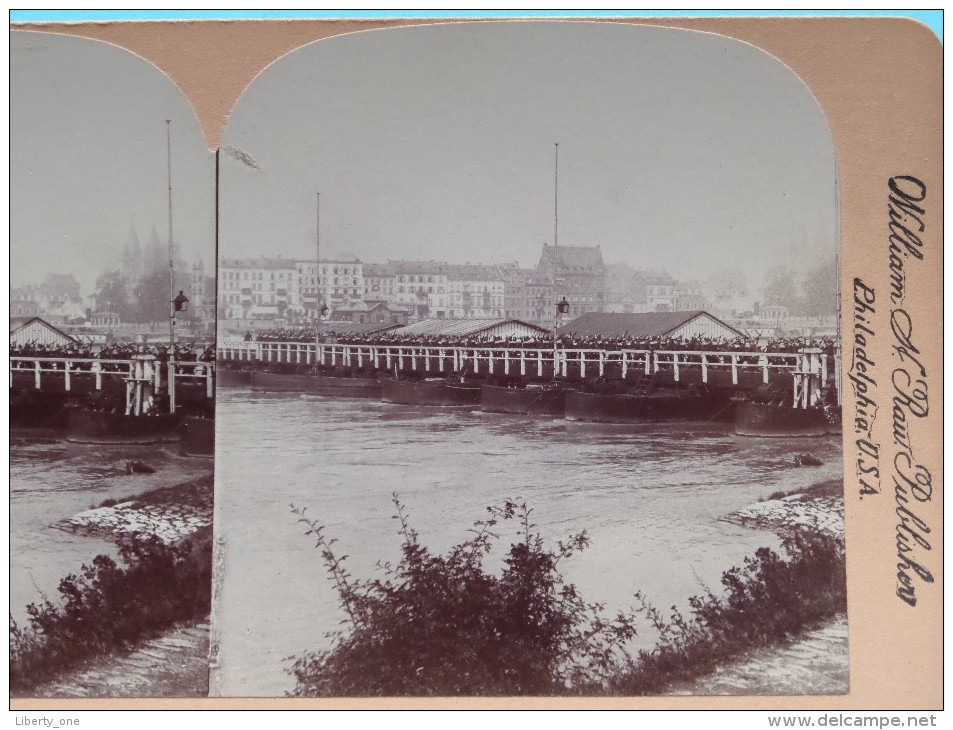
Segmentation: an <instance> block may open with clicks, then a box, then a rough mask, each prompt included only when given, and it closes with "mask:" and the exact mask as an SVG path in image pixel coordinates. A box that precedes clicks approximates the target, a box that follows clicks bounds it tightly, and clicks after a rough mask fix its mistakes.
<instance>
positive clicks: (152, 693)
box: [31, 621, 209, 698]
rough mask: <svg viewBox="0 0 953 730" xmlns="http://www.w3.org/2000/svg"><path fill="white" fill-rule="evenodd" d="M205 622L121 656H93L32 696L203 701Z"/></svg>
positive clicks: (185, 626) (188, 625) (205, 690)
mask: <svg viewBox="0 0 953 730" xmlns="http://www.w3.org/2000/svg"><path fill="white" fill-rule="evenodd" d="M208 649H209V624H208V621H197V622H194V623H186V624H181V625H178V626H176V627H175V628H173V629H171V630H170V631H168V632H166V633H164V634H162V635H161V636H159V637H157V638H154V639H149V640H148V641H144V642H143V643H142V644H140V645H139V646H137V647H136V648H135V649H133V650H132V651H130V652H128V653H125V654H110V655H108V656H102V657H97V658H95V659H93V660H91V661H89V662H88V663H87V664H85V665H84V666H82V667H81V668H78V669H75V670H73V671H71V672H68V673H66V674H63V675H61V676H60V677H58V678H57V679H55V680H53V681H51V682H46V683H44V684H41V685H38V686H37V687H35V688H34V689H33V691H32V692H31V696H33V697H62V698H66V697H207V696H208Z"/></svg>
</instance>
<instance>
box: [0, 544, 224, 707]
mask: <svg viewBox="0 0 953 730" xmlns="http://www.w3.org/2000/svg"><path fill="white" fill-rule="evenodd" d="M210 536H211V531H210V530H204V531H202V532H200V533H199V534H197V535H196V536H195V537H193V538H192V539H190V540H188V541H186V542H183V543H181V544H179V545H171V546H170V545H166V544H164V543H163V542H161V541H160V540H158V539H156V538H149V539H143V538H132V539H127V540H125V541H123V542H122V543H120V546H119V561H118V562H117V561H115V560H113V559H112V558H110V557H107V556H105V555H99V556H97V557H96V558H95V559H94V560H93V562H92V564H91V565H84V566H83V568H82V570H81V571H80V573H79V574H78V575H77V574H71V575H68V576H67V577H66V578H64V579H63V580H62V581H60V584H59V594H60V601H59V602H56V603H54V602H53V601H51V600H49V599H47V600H45V601H44V602H42V603H40V604H31V605H30V606H28V607H27V613H28V615H29V618H28V620H27V623H26V625H25V626H20V625H19V624H18V623H17V622H16V621H14V619H13V618H12V617H11V618H10V692H11V694H13V695H18V694H20V695H22V694H25V693H28V692H29V690H30V689H31V688H33V687H35V686H36V685H38V684H41V683H43V682H45V681H47V680H49V679H52V678H53V677H54V676H56V675H57V674H58V673H60V672H63V671H66V670H69V669H72V668H74V667H77V666H79V665H81V664H82V663H83V662H85V661H86V660H88V659H91V658H93V657H96V656H101V655H105V654H109V653H111V652H114V651H119V650H126V649H130V648H132V647H133V646H135V644H137V643H138V642H140V641H142V640H144V639H147V638H150V637H152V636H155V635H157V634H158V633H160V632H161V631H163V630H165V629H168V628H169V627H171V626H173V625H174V624H176V623H178V622H180V621H186V620H195V619H199V618H203V617H205V616H207V615H208V613H209V610H210V604H211V585H212V573H211V564H212V560H211V539H210Z"/></svg>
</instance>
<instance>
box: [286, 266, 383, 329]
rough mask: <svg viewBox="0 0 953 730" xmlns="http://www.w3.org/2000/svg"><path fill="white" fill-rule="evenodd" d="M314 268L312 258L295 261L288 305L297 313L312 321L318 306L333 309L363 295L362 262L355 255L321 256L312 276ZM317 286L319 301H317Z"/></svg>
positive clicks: (354, 300)
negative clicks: (331, 257)
mask: <svg viewBox="0 0 953 730" xmlns="http://www.w3.org/2000/svg"><path fill="white" fill-rule="evenodd" d="M317 269H318V266H317V262H316V261H314V260H312V261H303V260H299V261H296V262H295V284H294V288H293V289H292V291H293V297H292V305H291V306H292V308H293V309H294V311H295V313H296V314H297V315H298V316H300V317H303V318H304V319H306V320H312V321H313V319H314V317H315V314H316V312H317V311H318V310H319V309H320V308H321V307H322V306H326V307H327V308H328V309H333V308H335V307H339V306H342V305H344V304H347V303H348V302H357V301H360V300H361V299H362V298H363V297H364V289H365V282H364V264H362V263H361V262H360V261H359V260H358V259H331V260H327V261H326V260H324V259H322V260H321V266H320V271H318V272H317V278H316V276H315V274H316V270H317ZM319 284H320V286H319ZM319 290H320V294H321V302H320V304H318V303H317V300H318V291H319Z"/></svg>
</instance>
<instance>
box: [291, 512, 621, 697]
mask: <svg viewBox="0 0 953 730" xmlns="http://www.w3.org/2000/svg"><path fill="white" fill-rule="evenodd" d="M394 504H395V506H396V507H397V514H396V515H395V516H394V518H395V519H397V520H399V522H400V529H399V534H400V535H401V537H402V538H403V545H402V553H401V554H402V557H401V559H400V561H399V562H398V563H397V564H396V565H391V564H383V565H381V566H380V567H381V568H382V570H383V573H384V577H383V579H375V580H367V581H361V580H357V579H355V578H353V577H352V576H351V575H350V573H348V572H347V571H346V570H345V568H344V561H345V559H346V557H347V556H340V557H339V556H338V555H337V553H336V552H335V551H334V548H333V546H334V543H335V541H334V540H333V539H329V538H328V537H327V536H326V535H325V532H324V528H323V527H322V526H321V525H320V524H318V523H317V522H316V521H312V520H309V519H308V518H307V517H306V516H305V510H303V509H302V510H298V509H296V508H294V507H292V509H293V511H294V512H295V513H296V514H298V515H300V517H301V520H300V521H302V522H304V523H305V524H306V525H307V534H308V535H312V536H314V537H315V538H316V541H317V547H318V548H319V549H320V551H321V556H322V558H323V560H324V563H325V565H326V566H327V568H328V571H329V573H330V578H331V580H332V582H333V584H334V588H335V590H336V592H337V594H338V599H339V602H340V605H341V608H342V609H343V610H344V612H345V614H346V616H347V619H346V622H345V627H346V628H345V629H342V630H340V631H337V632H334V633H332V634H330V635H329V636H330V638H331V639H332V640H333V644H332V648H331V649H330V650H329V651H322V652H319V653H306V654H303V655H301V656H299V657H297V658H296V659H295V660H294V663H293V666H292V672H293V674H294V676H295V678H296V679H297V686H296V688H295V690H294V691H293V692H292V694H293V695H295V696H399V695H432V696H441V695H442V696H448V695H554V694H565V693H567V692H587V691H593V690H594V689H597V688H599V687H601V686H603V685H604V684H605V683H606V681H607V680H608V678H609V677H610V676H612V675H613V674H614V672H615V671H617V668H618V665H619V661H620V660H621V659H622V658H623V657H625V656H626V653H625V643H626V642H628V641H629V639H631V638H632V637H633V636H634V635H635V628H634V625H633V622H632V616H631V615H625V614H619V615H617V616H616V617H615V618H613V619H611V620H607V619H606V618H605V617H604V616H603V607H602V606H600V605H597V604H590V603H586V602H585V601H583V599H582V598H581V597H580V596H579V594H578V592H577V591H576V588H575V587H574V586H573V585H572V584H568V583H566V582H565V581H564V580H563V577H562V576H561V575H560V573H559V571H558V569H557V566H558V563H559V561H560V560H563V559H564V558H568V557H570V556H571V555H572V554H573V553H574V552H576V551H579V550H582V549H584V548H585V547H587V546H588V544H589V540H588V538H587V537H586V535H585V533H581V534H578V535H573V536H572V537H570V538H569V539H568V541H567V542H565V543H564V542H559V543H558V545H557V547H556V549H555V550H552V549H549V548H547V547H546V546H545V545H544V543H543V540H542V538H541V537H540V535H539V534H538V533H536V532H534V530H535V527H536V525H535V524H533V523H532V522H531V521H530V515H531V512H532V510H530V509H529V508H528V507H527V506H526V505H525V504H517V503H516V502H513V501H507V502H505V503H504V504H503V505H502V506H501V507H490V508H488V512H489V518H488V519H487V520H485V521H478V522H476V523H475V525H474V527H475V529H474V530H473V531H472V532H473V535H472V537H470V538H469V539H468V540H466V541H464V542H462V543H460V544H459V545H456V546H455V547H452V548H451V549H450V550H449V551H448V552H447V553H446V554H445V555H434V554H432V553H431V552H430V551H429V550H428V549H427V548H426V547H424V546H423V545H421V543H420V539H419V536H418V534H417V532H416V531H415V530H414V529H412V528H411V527H410V525H409V523H408V520H407V515H406V514H405V511H404V507H403V505H402V504H401V503H400V501H399V499H398V498H397V495H394ZM510 520H513V521H515V522H516V523H517V524H518V531H517V541H516V542H515V543H514V544H513V545H511V546H510V549H509V552H508V553H507V554H506V557H505V559H504V561H503V566H502V568H501V571H500V573H499V574H498V575H496V574H491V573H488V572H487V571H486V570H484V567H483V559H484V558H485V557H486V555H487V554H488V553H489V552H490V549H491V547H492V545H493V544H494V542H496V541H497V540H499V536H498V535H497V534H495V533H494V532H493V529H494V528H495V526H496V525H497V524H498V523H500V522H501V521H503V522H505V521H510Z"/></svg>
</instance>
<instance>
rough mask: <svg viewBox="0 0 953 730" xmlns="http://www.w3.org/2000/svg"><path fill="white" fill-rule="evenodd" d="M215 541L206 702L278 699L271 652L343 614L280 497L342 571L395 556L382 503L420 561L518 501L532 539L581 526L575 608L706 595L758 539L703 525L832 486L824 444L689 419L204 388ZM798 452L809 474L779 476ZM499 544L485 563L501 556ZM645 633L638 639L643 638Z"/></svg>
mask: <svg viewBox="0 0 953 730" xmlns="http://www.w3.org/2000/svg"><path fill="white" fill-rule="evenodd" d="M220 395H221V397H220V398H219V404H218V423H219V429H220V430H219V432H218V439H217V443H218V453H217V455H216V456H217V478H216V514H215V521H216V531H217V534H218V535H219V536H220V538H221V539H222V540H223V541H224V545H225V570H224V571H223V574H222V583H221V590H220V602H219V604H218V608H217V610H216V616H215V626H214V630H215V631H216V633H217V635H218V639H219V641H220V653H219V660H218V666H217V667H216V668H215V670H214V672H213V680H212V692H213V693H217V694H221V695H226V696H236V695H281V694H282V693H283V692H284V691H286V690H288V689H290V688H291V686H292V680H291V678H290V676H289V675H288V674H287V671H286V670H287V661H285V660H286V658H287V657H288V656H290V655H293V654H295V653H298V652H301V651H303V650H306V649H314V648H322V647H326V646H327V645H328V642H327V640H326V639H325V634H326V633H327V632H328V631H331V630H334V629H335V628H337V627H338V623H339V621H340V619H341V615H340V613H339V612H338V610H337V606H336V602H335V597H334V594H333V593H332V590H331V586H330V584H329V582H328V579H327V576H326V574H325V572H324V568H323V566H322V565H321V563H320V558H319V555H318V553H317V551H316V550H315V549H314V547H313V543H312V541H311V540H310V538H307V537H305V536H304V534H303V533H304V529H303V526H302V525H300V524H297V523H296V519H297V518H296V517H295V515H293V514H292V513H291V511H290V507H289V505H290V504H291V503H293V504H295V505H298V506H307V507H308V513H309V515H311V516H312V517H314V518H317V519H319V520H320V521H321V522H323V523H324V524H326V525H327V528H328V532H329V534H330V535H332V536H334V537H337V538H338V539H339V548H340V550H341V552H342V553H347V554H348V555H349V556H350V557H349V559H348V565H349V569H350V570H351V572H352V573H353V574H354V575H356V576H360V577H368V576H371V575H373V574H374V571H375V565H376V563H377V561H379V560H381V561H385V560H395V559H397V558H398V557H399V542H398V537H397V531H396V523H395V522H394V520H393V519H391V516H392V515H393V513H394V508H393V505H392V504H391V501H390V499H391V493H392V492H395V491H396V492H398V493H399V494H400V498H401V500H402V501H403V503H404V504H405V505H406V508H407V511H408V512H409V513H410V516H411V521H412V523H413V525H414V527H415V528H416V529H417V530H418V531H419V533H420V535H421V538H422V541H423V542H424V544H426V545H427V546H429V547H430V548H431V549H432V550H435V551H440V550H445V549H446V548H448V547H449V546H451V545H453V544H455V543H457V542H460V541H462V540H464V539H466V537H467V532H466V531H467V529H468V528H469V527H470V526H471V525H472V523H473V522H474V521H475V520H478V519H481V518H482V517H484V516H485V514H486V507H487V506H488V505H491V504H499V503H500V502H501V501H502V500H504V499H507V498H520V499H525V500H526V501H527V502H528V504H529V505H530V506H531V507H532V508H533V509H534V513H533V516H534V518H535V520H536V522H537V523H538V525H539V530H540V531H541V533H542V534H543V536H544V537H545V538H547V539H548V540H552V541H555V540H558V539H560V538H564V537H565V536H567V535H568V534H569V533H573V532H578V531H581V530H583V529H584V530H586V531H587V532H588V534H589V535H590V536H591V538H592V546H591V548H590V549H589V550H587V551H585V552H583V553H581V554H578V555H576V556H574V557H573V558H572V559H571V560H569V561H568V562H566V563H565V565H564V568H563V571H564V574H565V576H566V577H567V579H569V580H571V581H572V582H574V583H576V585H577V586H578V587H579V588H580V590H581V591H582V594H583V595H584V596H585V597H586V599H587V600H591V601H600V602H605V603H606V604H607V606H608V607H609V609H614V608H623V607H626V606H629V605H631V603H632V594H633V593H634V592H635V591H637V590H640V591H642V592H643V593H645V594H646V595H647V596H648V597H649V599H650V600H651V601H652V602H653V603H655V604H656V605H658V606H661V607H668V606H671V605H673V604H677V605H679V606H685V605H686V601H687V598H688V597H689V596H691V595H693V594H697V593H699V592H701V591H702V590H703V589H704V586H705V585H710V586H713V587H717V586H718V582H719V578H720V575H721V573H722V572H723V571H724V570H725V569H726V568H728V567H730V566H732V565H735V564H738V563H740V562H741V561H742V560H743V559H744V557H745V556H746V555H750V554H752V553H753V552H754V551H755V550H756V549H757V548H758V547H761V546H762V545H769V546H775V545H776V544H777V541H776V538H774V536H773V535H771V534H770V533H765V532H762V531H757V530H751V529H746V528H741V527H738V526H736V525H732V524H729V523H726V522H723V521H720V520H719V518H720V517H722V516H723V515H724V514H726V513H728V512H730V511H732V510H734V509H737V508H740V507H743V506H745V505H747V504H750V503H751V502H754V501H756V500H758V499H761V498H764V497H766V496H767V495H768V494H770V493H771V492H774V491H777V490H782V489H783V490H790V489H795V488H797V487H803V486H808V485H810V484H813V483H815V482H817V481H821V480H824V479H829V478H833V477H839V476H841V475H842V463H841V455H840V452H841V446H840V441H839V439H837V438H830V439H748V438H739V437H736V436H733V435H730V434H727V433H724V432H719V431H718V430H716V429H710V428H705V427H698V426H688V427H674V426H666V427H663V428H660V427H657V426H646V427H635V428H633V427H615V426H610V427H606V426H598V425H588V424H575V423H568V422H566V421H563V420H560V419H536V418H531V417H510V416H500V415H492V414H481V413H479V412H474V411H472V410H470V409H447V410H440V409H434V408H429V409H428V408H413V407H404V406H395V405H388V404H382V403H378V402H372V401H336V400H330V399H321V398H298V397H292V396H284V397H281V398H276V397H260V396H258V395H257V394H252V393H250V392H248V391H234V390H233V391H227V392H225V393H224V394H220ZM807 450H809V451H812V452H814V453H816V454H817V455H818V456H820V458H821V459H822V460H823V461H824V466H822V467H818V468H792V467H791V464H792V461H793V455H794V454H796V453H798V452H800V451H807ZM511 539H512V533H507V534H505V535H504V539H503V541H502V542H501V544H500V545H499V546H498V548H497V550H496V555H495V556H494V558H493V560H491V566H492V565H493V564H494V563H493V561H494V560H499V555H500V554H501V553H503V552H505V549H506V547H507V546H508V545H509V543H510V540H511ZM650 633H651V632H648V633H646V634H644V635H643V636H642V637H641V639H640V640H641V641H644V642H650V641H651V640H652V639H651V637H650Z"/></svg>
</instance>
